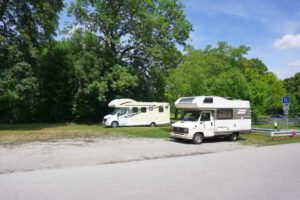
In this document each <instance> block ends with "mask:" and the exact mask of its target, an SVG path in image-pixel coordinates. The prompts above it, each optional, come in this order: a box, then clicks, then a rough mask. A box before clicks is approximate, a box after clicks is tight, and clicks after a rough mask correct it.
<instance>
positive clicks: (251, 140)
mask: <svg viewBox="0 0 300 200" xmlns="http://www.w3.org/2000/svg"><path fill="white" fill-rule="evenodd" d="M239 141H240V142H241V143H242V144H245V145H254V146H269V145H277V144H288V143H298V142H300V137H299V136H295V137H290V136H284V137H270V136H268V135H267V134H264V133H249V134H242V135H241V136H240V140H239Z"/></svg>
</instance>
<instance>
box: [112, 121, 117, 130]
mask: <svg viewBox="0 0 300 200" xmlns="http://www.w3.org/2000/svg"><path fill="white" fill-rule="evenodd" d="M118 126H119V124H118V122H116V121H114V122H112V123H111V127H112V128H117V127H118Z"/></svg>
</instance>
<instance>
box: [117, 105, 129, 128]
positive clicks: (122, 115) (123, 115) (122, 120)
mask: <svg viewBox="0 0 300 200" xmlns="http://www.w3.org/2000/svg"><path fill="white" fill-rule="evenodd" d="M128 114H129V109H128V108H122V109H120V111H119V113H118V122H119V126H124V125H127V124H128Z"/></svg>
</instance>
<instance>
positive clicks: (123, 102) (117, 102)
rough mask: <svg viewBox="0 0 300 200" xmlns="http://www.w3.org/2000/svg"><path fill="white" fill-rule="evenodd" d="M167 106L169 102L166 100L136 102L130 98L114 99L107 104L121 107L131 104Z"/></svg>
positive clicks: (130, 105)
mask: <svg viewBox="0 0 300 200" xmlns="http://www.w3.org/2000/svg"><path fill="white" fill-rule="evenodd" d="M159 105H162V106H167V105H169V103H166V102H138V101H135V100H132V99H115V100H113V101H111V102H110V103H109V104H108V107H112V108H122V107H132V106H159Z"/></svg>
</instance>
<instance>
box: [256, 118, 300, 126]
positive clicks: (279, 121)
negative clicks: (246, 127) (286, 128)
mask: <svg viewBox="0 0 300 200" xmlns="http://www.w3.org/2000/svg"><path fill="white" fill-rule="evenodd" d="M274 121H276V122H277V124H286V118H285V117H282V118H270V117H259V118H258V119H257V120H256V124H273V123H274ZM288 124H292V125H293V124H300V118H288Z"/></svg>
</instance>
